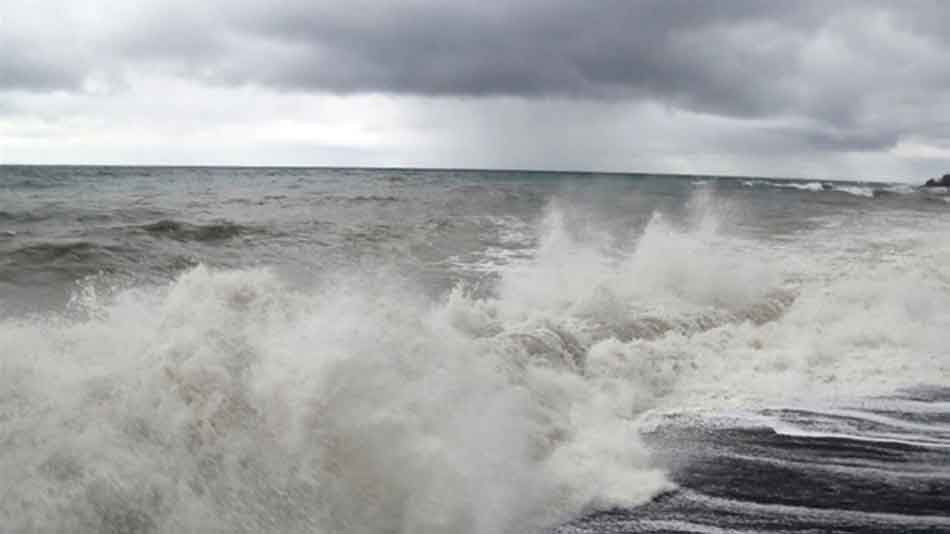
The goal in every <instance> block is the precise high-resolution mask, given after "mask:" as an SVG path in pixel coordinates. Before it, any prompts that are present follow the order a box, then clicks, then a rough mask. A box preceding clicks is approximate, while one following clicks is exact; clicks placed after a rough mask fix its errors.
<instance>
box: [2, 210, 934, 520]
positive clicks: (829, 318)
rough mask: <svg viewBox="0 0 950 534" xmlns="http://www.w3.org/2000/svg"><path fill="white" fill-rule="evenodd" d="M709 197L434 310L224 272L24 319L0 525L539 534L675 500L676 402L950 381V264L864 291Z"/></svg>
mask: <svg viewBox="0 0 950 534" xmlns="http://www.w3.org/2000/svg"><path fill="white" fill-rule="evenodd" d="M698 200H699V201H698V202H697V207H696V208H695V211H696V216H695V217H694V218H693V219H692V222H691V223H690V224H689V225H687V226H686V227H683V226H682V225H680V226H677V225H674V224H672V223H671V222H669V221H668V220H667V218H666V217H664V216H663V215H660V214H657V215H654V217H653V218H652V219H651V220H650V222H649V224H648V225H647V226H646V228H645V230H643V231H642V232H638V233H636V235H632V236H630V237H629V241H628V242H627V243H621V244H620V245H617V244H616V243H614V242H612V241H611V239H609V238H608V237H607V236H606V235H605V234H598V233H597V232H596V231H594V232H586V233H584V234H583V235H579V234H578V232H577V231H575V229H572V228H571V225H570V224H569V221H568V217H567V216H566V215H565V212H564V210H563V209H561V208H560V207H558V205H556V204H555V205H552V206H551V207H550V209H549V210H548V214H547V216H546V217H545V219H544V221H543V223H542V225H541V228H540V234H541V239H540V245H539V246H538V249H537V250H536V251H535V254H534V256H533V257H532V258H531V259H530V260H526V261H522V262H516V263H514V264H510V265H509V266H508V267H507V268H505V269H504V270H503V271H502V272H501V273H500V275H499V276H500V278H499V280H498V283H497V285H496V286H495V287H494V288H493V289H492V291H490V292H489V293H490V294H488V295H484V294H480V295H481V296H476V293H475V292H473V291H470V290H469V288H466V287H464V286H459V287H456V288H455V289H454V290H453V291H451V292H450V293H449V294H448V295H446V296H445V297H444V298H443V299H441V300H439V301H437V302H431V301H427V300H425V299H424V298H422V297H420V296H419V295H421V294H422V293H423V292H421V291H413V290H412V289H411V288H407V287H405V285H404V284H403V283H401V282H398V280H399V278H398V277H393V278H386V277H383V276H380V275H352V276H349V277H341V278H338V279H335V280H334V281H333V282H332V283H331V282H329V281H326V282H324V283H317V284H315V286H316V287H314V288H312V289H308V290H300V289H294V288H291V287H288V286H287V285H286V284H285V283H284V282H283V281H282V280H281V279H279V278H278V277H277V276H275V275H274V274H272V273H271V272H269V271H267V270H231V271H220V270H214V269H209V268H207V267H203V266H199V267H197V268H194V269H192V270H190V271H188V272H186V273H184V274H182V275H181V276H180V277H178V278H177V279H176V280H175V281H174V282H173V283H172V284H170V285H168V286H162V287H137V288H126V289H112V290H109V291H105V292H103V291H98V290H96V289H94V288H93V287H92V286H89V287H87V288H86V289H85V290H84V291H83V292H82V293H80V294H78V295H77V298H76V300H75V302H74V306H73V307H72V309H71V310H69V311H68V313H65V314H60V315H50V316H46V317H34V318H20V319H7V320H5V321H3V322H2V323H0V346H2V347H4V349H3V359H2V365H3V373H2V375H0V421H2V422H3V424H2V425H0V447H2V450H3V454H2V455H0V480H3V481H4V488H3V490H2V499H0V518H2V519H3V522H4V524H5V525H7V528H9V529H11V531H29V530H48V531H61V530H69V531H71V532H143V533H144V532H182V531H201V532H262V531H267V532H334V533H336V532H343V533H346V532H359V533H364V532H406V533H408V532H413V533H443V532H453V533H504V532H525V531H529V532H530V531H538V530H540V529H543V528H546V527H549V526H551V525H555V524H557V523H559V522H562V521H564V520H567V519H569V518H571V517H574V516H576V515H577V514H580V513H582V512H583V511H585V510H589V509H592V508H602V507H611V506H634V505H636V504H639V503H642V502H644V501H646V500H648V499H650V498H652V497H653V496H654V495H656V494H657V493H658V492H661V491H664V490H666V489H669V488H670V487H671V486H670V483H669V482H668V481H667V480H666V478H665V477H664V474H663V473H662V472H661V471H660V470H658V469H656V468H655V467H654V465H653V462H652V460H651V457H650V453H649V451H648V449H647V448H646V447H645V446H644V445H643V444H642V442H641V439H640V430H641V424H642V422H643V418H644V417H645V416H646V415H648V414H649V413H651V412H653V411H657V410H675V409H684V407H687V406H698V407H707V408H708V407H716V406H722V405H725V404H729V403H748V402H778V401H781V400H783V399H787V398H790V397H792V396H795V395H802V396H808V395H836V394H839V393H840V390H841V389H842V388H845V386H846V387H847V389H848V390H849V391H854V390H861V391H862V392H863V391H874V388H875V387H878V388H884V387H893V386H895V385H897V384H900V383H902V382H919V381H920V380H921V378H922V377H927V376H929V377H930V378H931V379H932V378H934V377H946V376H947V374H948V369H947V364H946V363H944V362H943V361H942V360H941V359H940V355H941V354H943V353H942V352H941V349H940V347H942V346H945V343H946V341H947V339H946V336H945V335H944V332H947V331H948V329H947V326H950V309H948V307H947V306H946V302H947V298H948V296H950V294H948V284H950V280H948V279H946V278H945V277H944V276H943V275H942V274H940V273H941V272H942V271H940V270H939V269H936V266H937V265H939V264H940V262H942V261H944V260H945V259H946V257H947V252H946V251H947V250H950V248H947V247H943V248H940V247H937V249H936V251H935V249H933V248H928V249H926V250H927V251H929V252H927V253H923V252H920V251H916V252H915V251H911V252H907V251H904V256H901V257H902V258H904V259H905V260H906V261H901V262H890V263H889V262H887V261H884V262H882V261H880V260H881V258H876V260H875V263H874V264H873V265H868V264H858V263H852V265H854V267H853V268H852V269H851V270H850V271H849V272H847V273H842V272H840V271H837V270H834V269H832V266H834V265H839V264H838V263H835V261H836V257H832V256H827V257H826V256H822V255H816V254H815V253H813V252H812V253H809V252H807V251H803V250H779V249H776V248H774V247H772V246H770V245H763V244H762V243H753V242H749V241H745V240H742V239H738V238H735V237H729V236H724V235H722V234H721V232H720V231H719V229H718V228H719V225H718V224H717V222H718V218H717V217H718V216H717V209H716V206H715V201H714V199H711V198H709V197H706V198H703V197H700V198H699V199H698ZM929 246H930V247H933V246H934V245H933V244H932V243H931V244H929ZM831 248H832V249H835V247H831ZM835 250H838V249H835ZM915 250H916V249H915ZM940 251H943V252H940ZM790 257H791V258H797V262H790V261H789V258H790ZM852 259H853V258H852ZM911 260H912V261H911ZM849 261H850V260H849ZM856 384H857V385H856ZM858 385H860V386H861V387H858ZM862 388H866V389H862Z"/></svg>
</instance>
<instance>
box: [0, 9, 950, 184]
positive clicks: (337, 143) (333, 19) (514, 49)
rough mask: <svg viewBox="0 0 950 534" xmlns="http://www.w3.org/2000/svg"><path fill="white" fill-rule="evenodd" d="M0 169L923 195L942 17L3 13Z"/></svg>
mask: <svg viewBox="0 0 950 534" xmlns="http://www.w3.org/2000/svg"><path fill="white" fill-rule="evenodd" d="M0 163H141V164H264V165H268V164H278V165H370V166H435V167H487V168H497V167H504V168H536V169H578V170H610V171H647V172H685V173H715V174H742V175H771V176H810V177H816V178H858V179H862V178H864V179H894V180H906V181H921V180H922V179H924V178H926V177H929V176H932V175H936V174H943V173H944V172H950V2H945V1H942V0H932V1H926V2H925V1H919V2H911V1H906V0H901V1H894V2H887V3H884V2H871V1H865V2H842V1H834V2H831V1H822V2H814V3H812V2H788V1H779V0H776V1H771V2H766V1H754V2H746V1H731V2H726V1H716V2H712V1H705V2H700V1H675V0H667V1H610V0H595V1H589V0H544V1H540V0H538V1H536V0H522V1H518V2H514V1H511V2H508V1H493V0H481V1H446V0H443V1H437V0H409V1H398V2H396V1H393V2H368V1H362V0H355V1H354V0H347V1H338V2H321V1H313V0H309V1H308V0H260V1H247V0H203V1H199V0H122V1H119V0H114V1H113V0H2V2H0Z"/></svg>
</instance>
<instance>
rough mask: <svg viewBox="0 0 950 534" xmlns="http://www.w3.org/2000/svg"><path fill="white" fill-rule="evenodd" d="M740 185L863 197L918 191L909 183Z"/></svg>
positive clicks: (769, 182)
mask: <svg viewBox="0 0 950 534" xmlns="http://www.w3.org/2000/svg"><path fill="white" fill-rule="evenodd" d="M742 185H743V186H745V187H773V188H777V189H797V190H799V191H811V192H815V193H820V192H836V193H846V194H848V195H852V196H856V197H863V198H874V197H875V196H877V195H880V194H896V195H905V194H912V193H916V192H918V191H917V189H916V188H914V187H912V186H909V185H902V184H895V185H880V186H871V185H857V184H844V183H833V182H779V181H774V180H743V181H742Z"/></svg>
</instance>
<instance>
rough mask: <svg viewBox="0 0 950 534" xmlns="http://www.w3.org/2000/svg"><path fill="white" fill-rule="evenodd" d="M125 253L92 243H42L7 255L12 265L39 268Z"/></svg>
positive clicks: (116, 248)
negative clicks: (51, 264) (44, 265)
mask: <svg viewBox="0 0 950 534" xmlns="http://www.w3.org/2000/svg"><path fill="white" fill-rule="evenodd" d="M122 252H124V249H123V248H122V247H119V246H112V245H103V244H99V243H94V242H91V241H66V242H40V243H31V244H28V245H24V246H21V247H19V248H16V249H14V250H12V251H10V252H8V253H7V258H8V259H9V260H11V261H10V263H15V264H18V265H21V266H24V267H38V266H42V265H43V264H49V263H57V262H64V261H68V262H75V263H88V262H91V261H93V260H95V259H97V258H103V257H109V256H113V255H115V254H117V253H122Z"/></svg>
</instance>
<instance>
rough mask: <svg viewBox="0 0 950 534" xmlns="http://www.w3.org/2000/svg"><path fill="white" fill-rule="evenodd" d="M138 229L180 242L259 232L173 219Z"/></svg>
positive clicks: (251, 229) (239, 227) (245, 227)
mask: <svg viewBox="0 0 950 534" xmlns="http://www.w3.org/2000/svg"><path fill="white" fill-rule="evenodd" d="M137 228H139V229H141V230H144V231H145V232H147V233H149V234H151V235H153V236H157V237H163V238H168V239H175V240H178V241H222V240H226V239H232V238H234V237H238V236H240V235H244V234H248V233H252V232H257V231H259V229H257V228H254V227H251V226H244V225H240V224H236V223H232V222H218V223H211V224H192V223H186V222H182V221H175V220H171V219H164V220H161V221H158V222H154V223H151V224H146V225H143V226H139V227H137Z"/></svg>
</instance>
